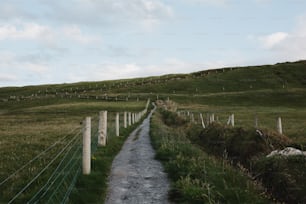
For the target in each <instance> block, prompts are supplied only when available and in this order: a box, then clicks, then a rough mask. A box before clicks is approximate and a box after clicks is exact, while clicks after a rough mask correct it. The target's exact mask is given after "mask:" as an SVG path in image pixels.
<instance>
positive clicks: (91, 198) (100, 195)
mask: <svg viewBox="0 0 306 204" xmlns="http://www.w3.org/2000/svg"><path fill="white" fill-rule="evenodd" d="M145 117H146V116H145ZM141 122H142V120H140V122H138V123H135V124H134V125H133V126H130V127H128V128H127V129H123V130H120V131H121V136H120V137H111V138H110V139H109V140H108V143H107V145H106V146H105V147H98V149H97V151H96V152H95V153H94V154H93V155H92V167H91V168H92V170H91V174H90V175H81V176H80V177H79V178H78V180H77V183H76V187H75V188H74V190H73V191H72V194H71V196H70V203H103V202H104V201H105V198H106V195H107V187H108V186H107V182H108V176H109V173H110V171H111V166H112V162H113V159H114V158H115V156H116V155H117V154H118V153H119V151H120V150H121V148H122V145H123V144H124V142H125V140H126V138H127V137H128V136H129V135H130V133H131V132H132V131H133V130H134V129H135V128H136V127H137V126H138V125H139V124H140V123H141Z"/></svg>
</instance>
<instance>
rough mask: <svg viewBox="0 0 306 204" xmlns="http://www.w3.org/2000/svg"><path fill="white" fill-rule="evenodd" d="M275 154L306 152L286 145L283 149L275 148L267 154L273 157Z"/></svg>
mask: <svg viewBox="0 0 306 204" xmlns="http://www.w3.org/2000/svg"><path fill="white" fill-rule="evenodd" d="M275 155H280V156H296V155H304V156H306V152H303V151H301V150H299V149H296V148H293V147H286V148H285V149H283V150H274V151H272V152H271V153H270V154H268V155H267V157H272V156H275Z"/></svg>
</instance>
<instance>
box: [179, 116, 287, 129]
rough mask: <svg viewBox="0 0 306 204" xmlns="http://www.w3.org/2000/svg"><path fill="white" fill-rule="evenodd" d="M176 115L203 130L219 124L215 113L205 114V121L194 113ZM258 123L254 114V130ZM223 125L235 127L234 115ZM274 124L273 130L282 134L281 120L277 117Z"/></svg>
mask: <svg viewBox="0 0 306 204" xmlns="http://www.w3.org/2000/svg"><path fill="white" fill-rule="evenodd" d="M176 113H177V115H178V116H179V117H182V118H184V119H185V120H187V121H189V122H191V123H194V124H197V123H198V122H197V121H199V124H201V126H202V127H203V129H205V128H206V127H207V126H208V125H209V124H211V123H213V122H215V121H217V122H220V121H219V117H218V116H216V115H215V113H207V114H206V120H204V118H203V114H202V113H197V114H195V113H196V112H191V111H189V110H180V111H177V112H176ZM195 115H198V120H196V119H195ZM258 121H259V120H258V115H257V114H255V117H254V127H255V128H258V127H259V125H258ZM205 124H206V125H205ZM225 124H226V125H229V126H232V127H234V126H235V114H230V115H229V117H228V119H227V121H226V122H225ZM275 124H276V126H275V130H276V131H277V132H278V133H279V134H283V126H282V118H281V117H277V118H276V123H275Z"/></svg>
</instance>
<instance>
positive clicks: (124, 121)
mask: <svg viewBox="0 0 306 204" xmlns="http://www.w3.org/2000/svg"><path fill="white" fill-rule="evenodd" d="M126 115H127V113H126V111H124V115H123V126H124V128H127V118H126Z"/></svg>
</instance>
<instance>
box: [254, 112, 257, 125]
mask: <svg viewBox="0 0 306 204" xmlns="http://www.w3.org/2000/svg"><path fill="white" fill-rule="evenodd" d="M254 125H255V128H257V127H258V116H257V114H256V115H255V124H254Z"/></svg>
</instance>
